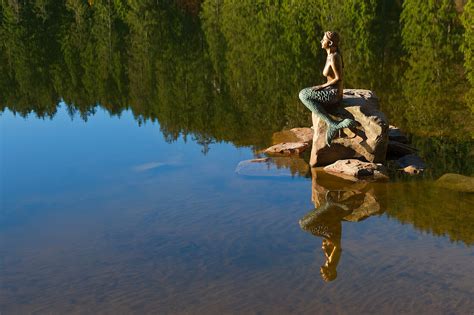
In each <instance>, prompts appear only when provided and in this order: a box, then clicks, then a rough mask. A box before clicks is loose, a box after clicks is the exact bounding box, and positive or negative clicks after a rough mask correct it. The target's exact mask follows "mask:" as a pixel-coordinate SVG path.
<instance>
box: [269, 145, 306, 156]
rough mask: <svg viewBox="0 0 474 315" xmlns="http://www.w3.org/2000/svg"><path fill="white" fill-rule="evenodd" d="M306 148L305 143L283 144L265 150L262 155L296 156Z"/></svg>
mask: <svg viewBox="0 0 474 315" xmlns="http://www.w3.org/2000/svg"><path fill="white" fill-rule="evenodd" d="M308 147H309V143H306V142H283V143H279V144H275V145H272V146H271V147H269V148H266V149H265V150H263V153H266V154H269V155H298V154H300V153H301V152H303V151H304V150H306V148H308Z"/></svg>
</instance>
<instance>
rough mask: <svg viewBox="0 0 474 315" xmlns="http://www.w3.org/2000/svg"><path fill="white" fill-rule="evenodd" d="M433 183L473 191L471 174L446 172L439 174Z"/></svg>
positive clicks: (458, 189)
mask: <svg viewBox="0 0 474 315" xmlns="http://www.w3.org/2000/svg"><path fill="white" fill-rule="evenodd" d="M435 184H436V186H439V187H443V188H447V189H451V190H456V191H460V192H469V193H474V177H472V176H463V175H459V174H453V173H447V174H444V175H443V176H441V177H440V178H439V179H438V180H437V181H436V182H435Z"/></svg>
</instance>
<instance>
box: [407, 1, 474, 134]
mask: <svg viewBox="0 0 474 315" xmlns="http://www.w3.org/2000/svg"><path fill="white" fill-rule="evenodd" d="M401 20H402V23H403V30H402V38H403V46H404V47H405V49H406V51H407V54H408V55H407V58H406V60H407V63H408V68H407V70H406V72H405V75H404V81H403V84H402V88H403V96H404V98H405V99H404V102H405V104H404V105H403V106H402V107H403V108H400V110H403V112H404V113H405V114H404V115H403V117H404V118H405V120H406V125H407V127H408V128H409V129H410V130H412V131H415V132H417V133H421V134H438V135H439V134H447V133H451V134H452V133H453V132H455V131H456V130H459V129H462V128H463V127H464V126H463V125H464V124H463V121H464V119H465V118H466V117H464V115H465V114H466V111H465V104H464V103H463V102H462V98H461V97H460V95H462V91H463V89H464V88H465V86H466V83H465V79H464V78H463V69H462V67H461V61H462V55H460V53H459V45H460V42H461V40H460V39H461V31H462V29H461V26H460V23H459V17H458V14H457V13H456V10H455V6H454V2H453V1H450V0H442V1H428V2H426V1H425V2H422V3H420V2H419V1H415V0H407V1H405V2H404V8H403V12H402V15H401Z"/></svg>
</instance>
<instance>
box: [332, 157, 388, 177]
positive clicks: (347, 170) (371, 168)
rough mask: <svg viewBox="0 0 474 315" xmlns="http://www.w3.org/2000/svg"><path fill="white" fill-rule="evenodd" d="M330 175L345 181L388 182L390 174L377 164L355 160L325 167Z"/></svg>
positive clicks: (338, 162)
mask: <svg viewBox="0 0 474 315" xmlns="http://www.w3.org/2000/svg"><path fill="white" fill-rule="evenodd" d="M324 170H325V171H326V172H328V173H331V174H334V175H337V176H340V177H342V178H345V179H349V180H353V181H357V180H361V179H363V180H387V179H388V178H389V177H388V172H387V169H386V168H385V166H383V165H382V164H377V163H370V162H362V161H359V160H355V159H349V160H339V161H337V162H336V163H333V164H331V165H328V166H326V167H324Z"/></svg>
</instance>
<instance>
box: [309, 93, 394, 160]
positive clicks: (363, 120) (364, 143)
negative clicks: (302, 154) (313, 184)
mask: <svg viewBox="0 0 474 315" xmlns="http://www.w3.org/2000/svg"><path fill="white" fill-rule="evenodd" d="M327 110H328V112H329V113H330V114H335V115H336V117H337V119H338V120H340V119H344V118H351V119H354V120H355V121H356V122H357V123H358V124H359V126H358V127H355V128H352V129H350V130H349V129H347V128H346V129H343V130H342V131H341V132H340V134H339V135H336V138H335V139H333V141H332V143H331V146H330V147H328V146H327V145H326V130H327V125H326V123H325V122H324V121H322V120H321V119H319V117H318V116H316V115H314V114H312V119H313V128H314V137H313V147H312V150H311V158H310V165H311V166H322V165H328V164H331V163H334V162H336V161H338V160H344V159H354V158H355V159H360V160H365V161H368V162H375V163H381V162H383V161H385V157H386V152H387V144H388V126H389V124H388V120H387V118H386V116H385V115H384V113H382V112H381V111H379V109H378V99H377V97H376V96H375V94H374V93H373V92H372V91H369V90H360V89H345V90H344V97H343V100H342V103H341V105H340V106H338V107H337V108H327Z"/></svg>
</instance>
